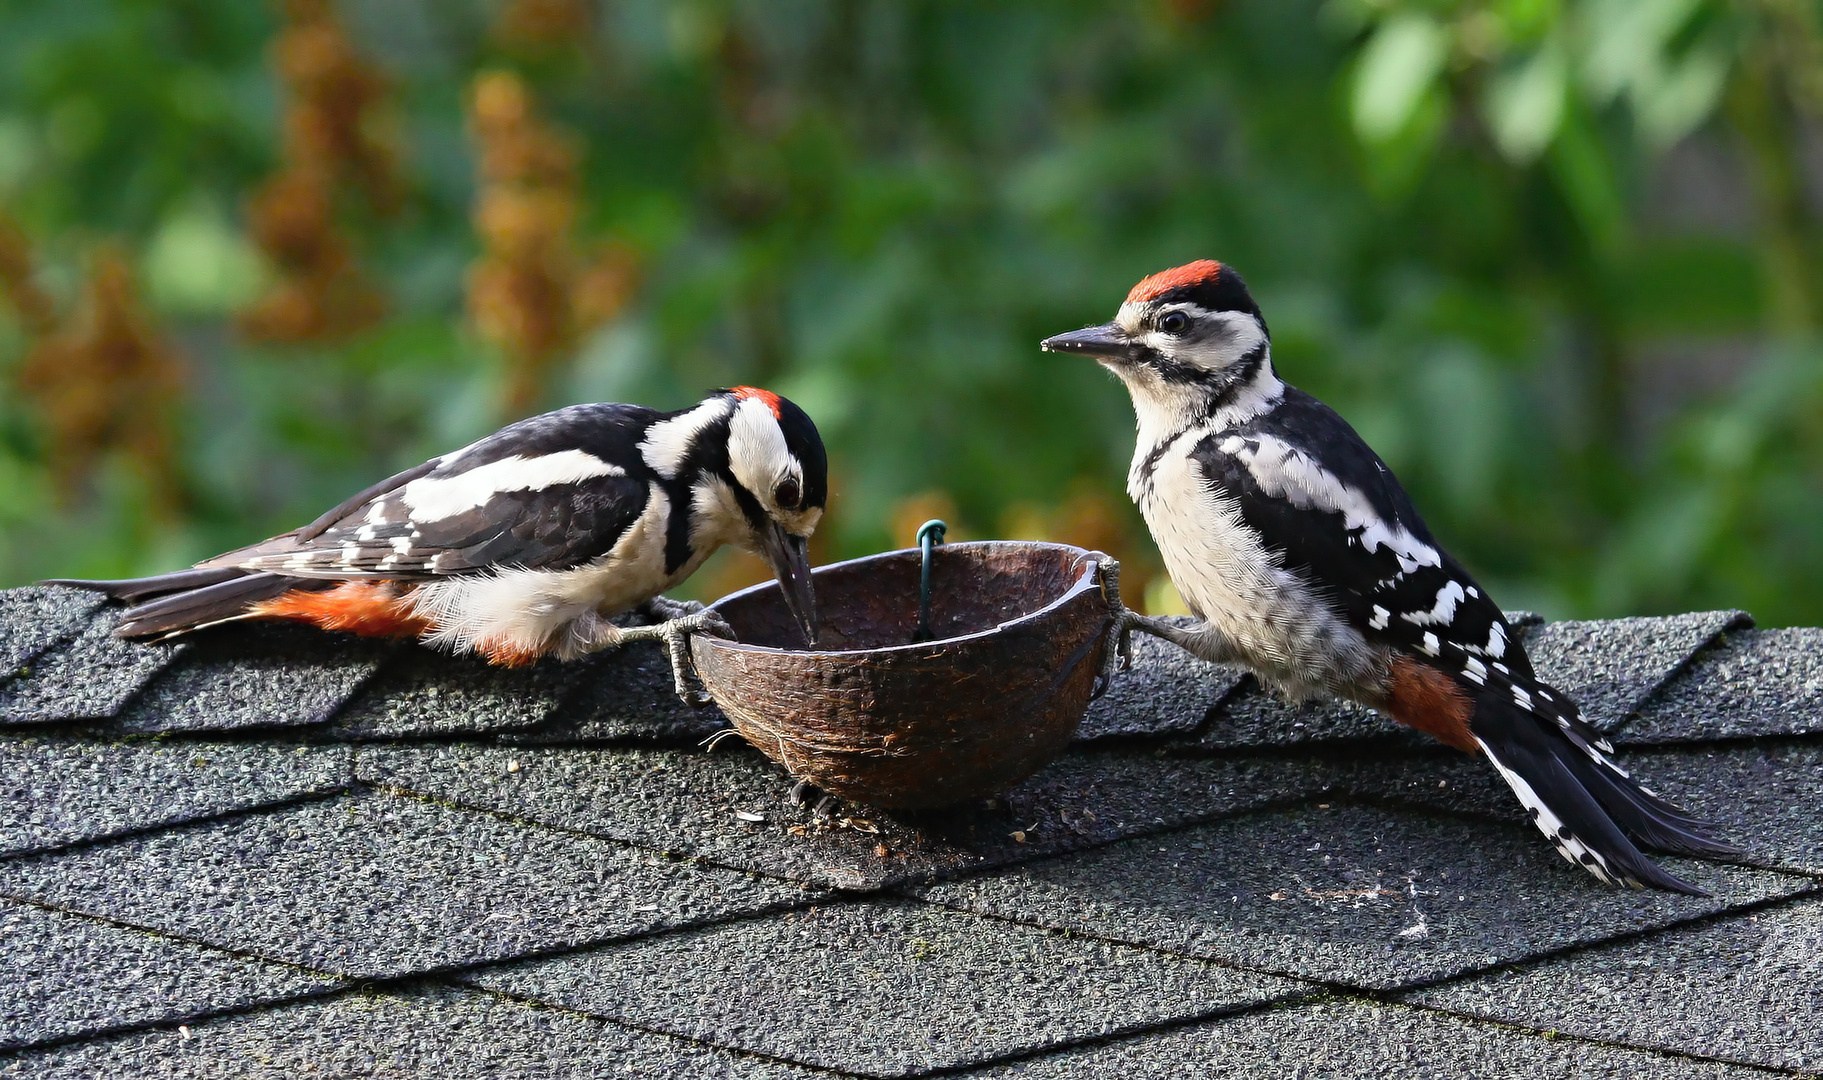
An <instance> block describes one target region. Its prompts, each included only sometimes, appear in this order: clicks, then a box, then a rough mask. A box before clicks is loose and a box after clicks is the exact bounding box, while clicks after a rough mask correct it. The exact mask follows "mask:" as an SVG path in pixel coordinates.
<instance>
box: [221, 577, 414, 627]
mask: <svg viewBox="0 0 1823 1080" xmlns="http://www.w3.org/2000/svg"><path fill="white" fill-rule="evenodd" d="M247 615H248V616H249V617H250V618H255V619H295V620H297V621H299V622H307V623H310V624H311V625H312V626H320V627H322V628H323V629H324V630H341V631H343V632H345V633H350V634H360V635H361V636H362V637H417V636H418V635H419V634H422V633H423V632H424V631H425V630H426V629H427V628H428V627H429V626H430V622H429V620H427V619H424V618H421V617H419V616H417V615H413V614H412V611H411V602H410V601H409V600H407V599H406V598H405V597H404V596H403V595H401V593H400V591H399V587H398V586H397V585H396V584H394V583H393V582H390V581H347V582H343V583H342V584H340V585H338V586H336V587H335V588H333V589H328V590H324V591H321V592H318V591H315V590H311V589H293V590H292V591H290V592H288V593H286V594H285V595H283V596H280V597H277V598H275V599H272V600H266V601H262V602H261V603H258V604H254V605H253V606H252V607H250V608H248V609H247Z"/></svg>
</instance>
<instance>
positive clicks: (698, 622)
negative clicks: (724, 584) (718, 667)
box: [620, 600, 735, 709]
mask: <svg viewBox="0 0 1823 1080" xmlns="http://www.w3.org/2000/svg"><path fill="white" fill-rule="evenodd" d="M648 603H650V601H648ZM665 603H666V604H668V605H677V606H679V607H681V606H682V605H681V604H679V603H678V602H677V601H675V600H666V601H665ZM691 634H708V635H709V636H711V637H719V638H726V639H728V640H729V641H733V640H734V639H735V638H734V627H732V626H729V625H728V620H726V619H724V618H722V616H721V614H720V613H719V612H715V611H710V610H709V609H707V608H705V607H703V606H702V605H701V604H697V605H696V606H695V610H694V611H692V612H690V613H689V614H687V615H682V616H679V617H677V618H671V619H666V620H665V621H664V622H661V623H659V624H657V625H656V626H629V627H627V628H626V629H624V630H622V631H621V637H620V640H621V641H622V642H623V643H625V642H629V641H661V642H663V643H664V646H665V653H666V654H667V655H668V656H669V657H670V658H671V679H672V682H673V685H674V686H675V688H676V690H677V696H678V697H679V698H681V699H683V702H684V704H686V705H688V706H690V707H691V708H693V709H700V708H702V707H703V706H705V705H708V704H710V703H711V701H712V700H713V699H712V698H710V696H709V692H708V691H707V690H702V689H698V688H696V687H692V686H691V685H690V679H689V674H688V673H689V672H690V671H691V670H692V668H691V665H690V635H691Z"/></svg>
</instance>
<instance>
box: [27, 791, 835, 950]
mask: <svg viewBox="0 0 1823 1080" xmlns="http://www.w3.org/2000/svg"><path fill="white" fill-rule="evenodd" d="M0 893H5V894H7V895H12V896H16V897H21V898H25V899H31V900H35V901H38V902H41V903H50V904H55V905H57V906H59V907H63V908H67V909H70V910H74V911H80V912H84V913H87V914H93V915H99V916H102V917H106V918H111V919H117V920H119V921H122V922H126V923H131V924H133V925H136V926H144V927H148V928H151V929H156V930H162V931H166V932H169V933H175V934H180V935H182V936H184V937H188V938H192V939H194V940H198V941H206V942H208V943H210V944H213V945H217V946H220V947H222V948H227V949H233V950H236V951H244V952H251V953H255V954H257V955H261V956H265V957H269V958H272V959H276V960H283V961H288V962H291V963H297V964H303V965H305V966H307V967H312V968H315V969H317V970H321V971H332V972H336V973H340V974H347V975H357V976H382V975H400V974H405V973H410V972H417V971H428V970H433V969H439V968H445V967H450V966H455V965H461V964H472V963H479V962H483V961H488V960H498V959H503V958H507V957H513V956H521V955H524V954H526V953H530V952H535V951H538V950H546V949H553V948H559V947H563V946H569V945H576V944H581V943H584V942H594V941H604V940H608V939H611V938H616V937H622V936H626V935H631V934H639V933H645V932H648V931H652V930H656V929H660V928H663V927H673V926H681V925H685V924H689V923H693V922H699V921H702V920H705V919H711V918H719V917H727V916H729V915H735V914H741V913H747V912H753V911H762V910H769V909H772V908H776V907H780V906H783V905H787V904H791V903H796V902H799V901H801V900H803V899H804V898H805V895H806V894H804V893H802V892H800V891H799V890H798V889H796V888H794V887H791V886H786V885H781V884H777V883H774V882H769V881H766V880H764V879H760V878H754V877H750V876H748V875H745V874H740V873H737V872H735V871H730V870H719V869H714V868H708V867H700V866H695V865H691V864H689V863H680V862H667V861H666V860H664V859H662V858H660V857H658V856H656V855H652V854H650V853H646V852H641V851H637V850H629V849H627V848H625V847H622V846H621V845H618V844H614V843H611V842H608V841H605V840H597V839H593V838H589V837H581V836H574V835H571V834H568V833H561V832H556V831H553V830H549V829H542V828H539V827H537V826H532V825H526V824H523V823H514V822H508V821H503V820H501V819H499V818H496V817H492V816H489V815H486V814H477V813H471V812H467V811H461V810H451V809H447V808H444V807H440V806H434V805H430V804H426V803H422V802H418V801H416V800H412V799H402V798H395V797H390V796H381V795H373V796H351V797H345V798H341V799H334V800H330V801H325V802H318V803H311V804H306V805H303V806H298V807H292V808H289V809H284V810H278V811H266V812H259V813H253V814H248V815H246V816H244V817H238V818H232V819H226V820H219V821H214V822H209V823H207V824H204V825H198V826H191V827H186V828H179V829H173V830H170V831H167V832H161V833H156V834H152V835H148V836H135V837H130V838H128V839H124V840H118V841H114V842H111V843H105V844H100V845H97V846H94V847H86V848H80V849H77V850H74V851H68V852H63V853H57V854H52V855H46V856H33V857H27V858H22V859H15V860H12V861H9V862H5V863H0Z"/></svg>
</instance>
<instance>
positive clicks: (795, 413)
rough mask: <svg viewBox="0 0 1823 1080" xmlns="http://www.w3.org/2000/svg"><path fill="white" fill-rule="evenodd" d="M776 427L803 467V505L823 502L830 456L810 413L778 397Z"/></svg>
mask: <svg viewBox="0 0 1823 1080" xmlns="http://www.w3.org/2000/svg"><path fill="white" fill-rule="evenodd" d="M779 430H780V431H783V432H784V433H785V448H786V449H787V450H790V451H791V456H792V457H795V458H797V459H798V461H799V463H800V464H802V465H803V466H804V506H805V507H806V508H808V507H812V506H823V505H825V504H826V503H827V502H828V500H829V456H828V454H827V453H826V452H825V451H824V449H823V438H822V436H820V435H818V434H817V426H816V424H814V423H812V422H811V420H810V414H809V413H806V412H805V411H804V410H803V409H800V408H798V407H797V405H795V404H794V403H792V402H791V401H790V400H789V399H787V398H780V399H779Z"/></svg>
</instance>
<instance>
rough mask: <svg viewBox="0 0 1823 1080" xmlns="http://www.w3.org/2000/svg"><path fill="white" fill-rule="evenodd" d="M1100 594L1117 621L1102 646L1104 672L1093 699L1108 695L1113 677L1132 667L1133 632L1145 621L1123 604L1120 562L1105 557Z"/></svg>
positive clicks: (1099, 675) (1093, 691) (1102, 671)
mask: <svg viewBox="0 0 1823 1080" xmlns="http://www.w3.org/2000/svg"><path fill="white" fill-rule="evenodd" d="M1101 592H1102V595H1103V596H1104V597H1106V598H1107V601H1108V607H1109V609H1110V610H1112V611H1113V612H1114V621H1113V623H1111V624H1110V625H1109V626H1108V635H1107V638H1106V642H1107V643H1106V644H1105V645H1103V646H1102V650H1101V670H1100V671H1099V672H1097V673H1096V675H1095V685H1094V688H1093V689H1091V690H1090V691H1089V697H1090V699H1091V700H1093V699H1095V698H1099V697H1101V696H1102V695H1103V694H1105V693H1107V692H1108V687H1110V686H1112V685H1114V676H1116V675H1118V674H1120V673H1121V672H1123V671H1125V670H1127V669H1128V668H1130V667H1132V666H1133V647H1132V638H1133V631H1134V629H1135V628H1136V627H1139V626H1140V624H1141V623H1142V622H1143V621H1144V616H1142V615H1140V614H1139V613H1138V612H1136V611H1134V610H1133V609H1132V608H1129V607H1128V606H1127V605H1125V604H1123V603H1121V602H1120V563H1119V562H1118V561H1116V560H1114V559H1110V558H1107V557H1105V556H1104V557H1103V561H1102V563H1101Z"/></svg>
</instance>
